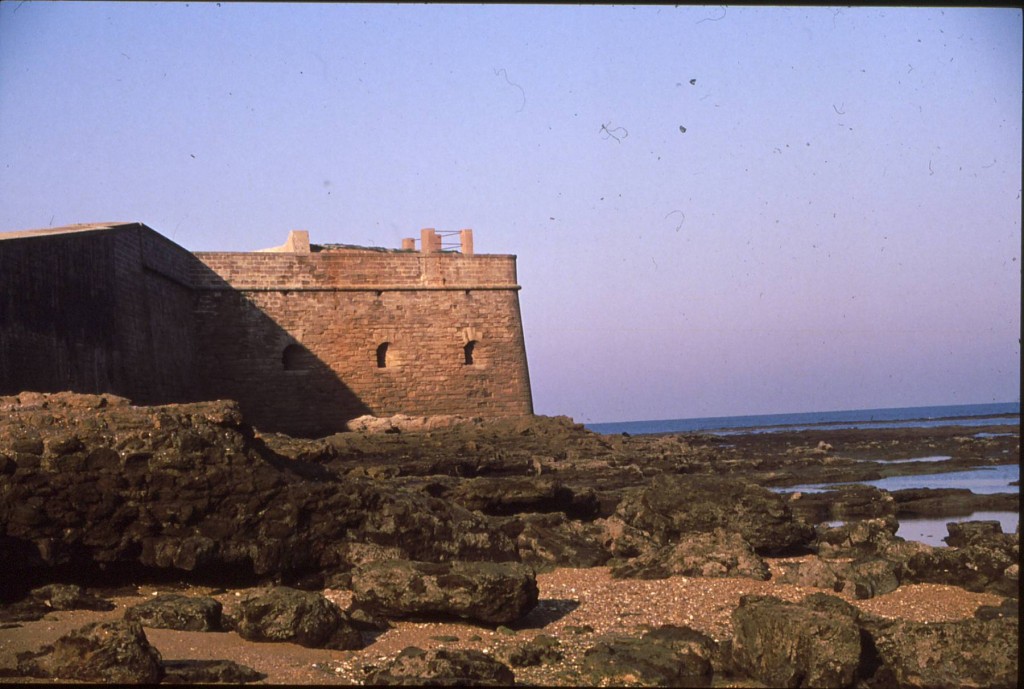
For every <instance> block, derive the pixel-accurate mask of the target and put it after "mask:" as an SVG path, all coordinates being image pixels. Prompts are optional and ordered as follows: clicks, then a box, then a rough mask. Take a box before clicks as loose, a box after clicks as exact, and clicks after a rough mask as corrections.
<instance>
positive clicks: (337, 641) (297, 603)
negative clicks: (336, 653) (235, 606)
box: [237, 586, 364, 651]
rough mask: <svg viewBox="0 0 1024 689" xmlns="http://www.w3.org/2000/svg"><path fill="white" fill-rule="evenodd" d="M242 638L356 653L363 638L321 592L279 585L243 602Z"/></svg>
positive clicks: (240, 623)
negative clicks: (355, 650) (285, 642)
mask: <svg viewBox="0 0 1024 689" xmlns="http://www.w3.org/2000/svg"><path fill="white" fill-rule="evenodd" d="M237 631H238V635H239V636H241V637H242V638H243V639H247V640H249V641H277V642H280V641H287V642H291V643H295V644H299V645H300V646H306V647H308V648H332V649H336V650H342V651H345V650H354V649H359V648H362V647H363V646H364V643H363V639H362V635H361V634H360V633H359V631H358V630H357V629H356V628H355V627H354V626H353V625H352V623H351V622H350V621H349V620H348V618H347V616H346V615H344V614H343V613H342V612H341V611H340V610H339V609H338V607H337V606H336V605H334V604H333V603H331V602H330V601H329V600H327V599H326V598H324V597H323V596H322V595H321V594H319V593H311V592H307V591H298V590H296V589H291V588H288V587H286V586H277V587H274V588H271V589H268V590H266V591H263V592H260V593H257V594H254V595H252V596H250V597H248V598H246V599H244V600H242V602H241V605H240V606H239V618H238V624H237Z"/></svg>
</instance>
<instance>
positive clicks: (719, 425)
mask: <svg viewBox="0 0 1024 689" xmlns="http://www.w3.org/2000/svg"><path fill="white" fill-rule="evenodd" d="M1004 424H1007V425H1017V426H1019V425H1020V403H1019V402H1007V403H1002V404H964V405H950V406H942V407H901V408H894V409H854V410H849V411H833V412H809V413H803V414H768V415H761V416H720V417H709V418H700V419H663V420H654V421H623V422H615V423H589V424H586V427H587V428H589V429H590V430H592V431H595V432H597V433H606V434H619V433H628V434H630V435H646V434H651V433H695V432H701V433H711V434H714V435H720V436H728V435H738V434H741V433H778V432H782V431H801V430H811V429H814V430H833V429H841V428H865V429H870V428H934V427H939V426H995V425H1004ZM976 435H977V437H989V436H993V437H994V436H997V435H1012V434H1003V433H998V434H992V433H978V434H976ZM944 459H949V457H946V456H937V457H911V458H907V459H904V460H893V461H895V462H925V461H928V462H934V461H941V460H944ZM1019 480H1020V467H1019V466H1018V465H1010V466H1000V467H985V468H979V469H973V470H970V471H954V472H949V473H945V474H931V475H927V476H898V477H891V478H887V479H881V480H879V481H865V483H866V484H868V485H872V486H876V487H878V488H881V489H883V490H901V489H903V488H969V489H970V490H972V491H973V492H975V493H986V494H988V493H1019V492H1020V489H1019V487H1018V486H1011V485H1009V484H1010V482H1011V481H1019ZM834 487H835V484H833V485H817V486H813V485H809V486H796V487H792V488H785V489H779V491H780V492H790V491H794V490H801V491H803V492H812V491H818V492H820V491H825V490H831V489H833V488H834ZM983 519H995V520H998V521H999V522H1000V524H1002V528H1003V531H1004V532H1007V533H1012V532H1013V531H1015V530H1016V529H1017V525H1018V522H1019V515H1018V514H1017V513H1016V512H976V513H974V514H972V515H970V516H958V517H940V518H937V519H905V520H904V519H901V520H900V529H899V531H898V532H897V535H898V536H900V537H901V538H905V539H907V540H914V541H921V542H923V543H927V544H928V545H933V546H944V545H946V544H945V543H944V542H943V541H942V539H943V538H944V537H945V536H946V535H947V531H946V523H947V522H961V521H968V520H983Z"/></svg>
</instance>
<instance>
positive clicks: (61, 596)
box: [31, 584, 114, 610]
mask: <svg viewBox="0 0 1024 689" xmlns="http://www.w3.org/2000/svg"><path fill="white" fill-rule="evenodd" d="M31 596H32V597H33V598H35V599H36V600H38V601H41V602H42V603H43V604H45V605H46V606H47V607H49V608H51V609H53V610H113V609H114V604H113V603H111V602H110V601H108V600H106V599H105V598H100V597H99V596H95V595H93V594H91V593H88V592H87V591H85V590H84V589H83V588H82V587H81V586H79V585H78V584H48V585H47V586H41V587H39V588H37V589H32V592H31Z"/></svg>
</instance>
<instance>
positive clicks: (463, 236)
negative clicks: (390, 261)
mask: <svg viewBox="0 0 1024 689" xmlns="http://www.w3.org/2000/svg"><path fill="white" fill-rule="evenodd" d="M455 235H459V241H458V243H455V242H446V241H445V240H444V238H445V237H453V236H455ZM456 247H458V250H459V251H460V252H461V253H462V255H463V256H472V255H473V230H470V229H465V230H454V231H451V232H438V231H437V230H435V229H434V228H433V227H426V228H424V229H422V230H420V252H421V253H424V254H434V253H439V252H441V251H445V250H450V249H455V248H456ZM402 248H403V249H405V250H407V251H408V250H415V249H416V240H415V239H414V238H412V237H408V238H406V239H403V240H402Z"/></svg>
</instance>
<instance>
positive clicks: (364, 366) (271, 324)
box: [193, 250, 533, 435]
mask: <svg viewBox="0 0 1024 689" xmlns="http://www.w3.org/2000/svg"><path fill="white" fill-rule="evenodd" d="M196 257H197V258H198V259H199V260H200V261H201V262H202V264H203V266H202V267H201V268H200V269H198V270H197V271H196V274H195V276H194V278H193V280H194V284H195V286H196V288H197V290H198V295H199V297H198V307H197V314H198V320H197V332H198V334H199V340H200V341H201V342H203V343H204V344H205V346H209V347H211V348H212V349H213V350H215V351H217V352H218V353H219V356H218V357H216V359H211V358H205V357H204V358H202V359H201V361H202V365H203V366H205V368H204V370H203V371H202V374H201V376H200V378H201V379H202V380H203V381H205V382H206V384H207V385H208V386H209V387H208V388H207V389H208V390H209V391H210V392H212V391H215V390H216V391H221V392H222V393H223V396H226V397H230V398H233V399H237V400H239V402H240V404H241V405H242V409H243V412H244V413H245V414H246V416H247V417H248V418H250V419H251V420H252V421H253V423H255V424H256V425H257V426H258V427H261V428H265V429H268V430H273V429H279V428H280V429H284V428H286V429H289V431H290V432H292V433H299V434H304V435H318V434H323V433H328V432H332V431H337V430H341V429H342V428H344V424H345V422H346V421H348V420H350V419H352V418H354V417H356V416H359V415H362V414H374V415H378V416H384V415H391V414H396V413H405V414H415V415H428V414H468V415H480V416H509V415H519V414H531V413H533V408H532V401H531V395H530V383H529V375H528V372H527V365H526V352H525V345H524V342H523V331H522V321H521V317H520V312H519V296H518V289H519V286H518V285H517V284H516V271H515V257H514V256H495V255H485V256H477V255H473V256H465V255H462V254H457V253H438V254H423V253H416V252H399V251H374V250H361V251H352V250H339V251H334V250H325V251H321V252H313V253H309V254H292V253H199V254H196ZM208 396H209V395H208Z"/></svg>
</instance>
